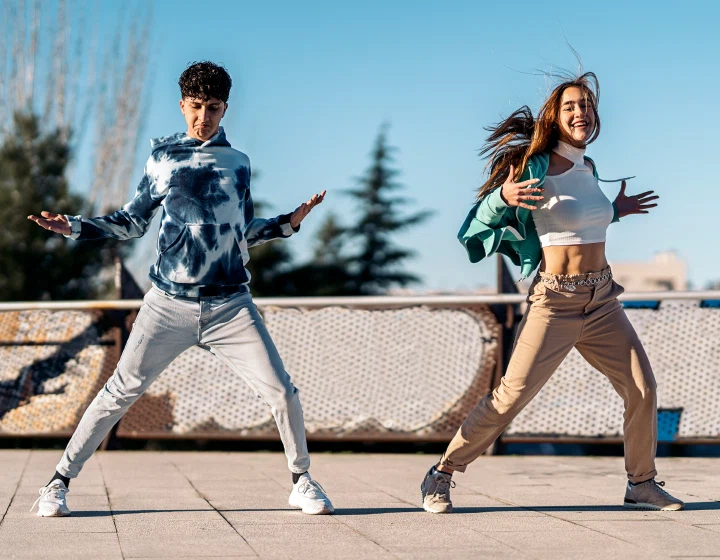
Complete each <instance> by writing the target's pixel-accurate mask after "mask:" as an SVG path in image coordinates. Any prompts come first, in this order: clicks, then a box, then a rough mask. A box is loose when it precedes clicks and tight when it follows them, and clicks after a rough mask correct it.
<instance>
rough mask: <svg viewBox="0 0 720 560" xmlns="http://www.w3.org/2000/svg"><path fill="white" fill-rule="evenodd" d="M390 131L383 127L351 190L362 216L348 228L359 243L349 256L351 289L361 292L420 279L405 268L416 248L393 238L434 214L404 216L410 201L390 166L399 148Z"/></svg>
mask: <svg viewBox="0 0 720 560" xmlns="http://www.w3.org/2000/svg"><path fill="white" fill-rule="evenodd" d="M386 131H387V127H386V126H383V127H382V128H381V130H380V133H379V134H378V137H377V140H376V142H375V147H374V149H373V151H372V164H371V165H370V167H369V168H368V170H367V171H366V172H365V175H364V176H363V177H361V178H360V180H359V185H358V187H357V188H355V189H351V190H349V191H348V194H350V195H351V196H352V197H353V198H354V199H355V200H356V201H357V203H358V207H359V215H360V218H359V221H358V223H357V224H356V225H355V226H353V227H350V228H348V229H347V230H346V233H347V235H348V236H349V238H350V241H351V243H352V244H353V245H357V246H358V250H357V252H355V253H354V254H353V255H352V256H351V258H350V259H349V263H351V264H350V269H349V272H350V275H351V278H352V279H351V288H350V291H351V292H352V293H355V294H359V295H371V294H379V293H383V292H385V291H386V290H387V289H388V288H390V287H392V286H394V285H396V286H406V285H408V284H410V283H413V282H418V281H419V280H420V279H419V278H418V277H417V276H416V275H414V274H412V273H409V272H405V271H404V270H402V268H401V265H402V263H403V262H404V261H405V260H407V259H408V258H410V257H412V256H413V255H414V251H411V250H408V249H403V248H401V247H397V246H395V245H394V244H393V243H392V241H391V237H392V235H393V234H394V233H396V232H399V231H402V230H404V229H407V228H409V227H411V226H414V225H418V224H420V223H422V222H423V221H425V220H426V219H427V218H428V217H429V216H430V214H431V212H429V211H423V212H417V213H414V214H410V215H401V213H400V212H401V207H402V206H404V205H406V204H407V203H409V202H410V200H409V199H407V198H405V197H402V196H397V195H396V194H395V193H397V191H399V190H400V189H401V188H402V185H401V184H399V183H397V182H395V180H394V179H395V177H397V175H398V174H399V172H398V171H397V170H396V169H393V168H391V167H390V166H391V164H392V161H393V158H392V152H393V151H394V150H395V149H394V148H393V147H391V146H388V145H387V132H386Z"/></svg>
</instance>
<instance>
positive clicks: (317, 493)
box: [288, 473, 335, 515]
mask: <svg viewBox="0 0 720 560" xmlns="http://www.w3.org/2000/svg"><path fill="white" fill-rule="evenodd" d="M288 504H290V506H291V507H294V508H297V509H301V510H302V512H303V513H307V514H308V515H327V514H329V513H332V512H334V511H335V508H334V507H333V505H332V502H331V501H330V498H328V497H327V494H326V493H325V489H324V488H323V487H322V486H320V483H319V482H317V481H316V480H313V479H312V478H310V475H309V474H308V473H305V474H303V475H302V476H301V477H300V480H298V481H297V483H296V484H293V489H292V492H291V493H290V498H288Z"/></svg>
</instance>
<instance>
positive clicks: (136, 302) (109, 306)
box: [0, 290, 720, 312]
mask: <svg viewBox="0 0 720 560" xmlns="http://www.w3.org/2000/svg"><path fill="white" fill-rule="evenodd" d="M526 297H527V296H526V295H525V294H476V295H432V296H349V297H292V298H288V297H282V298H276V297H273V298H256V299H255V300H254V301H255V304H256V305H258V307H271V306H272V307H305V308H320V307H345V306H346V307H355V308H377V307H410V306H414V305H424V306H427V307H448V306H450V307H452V306H466V305H482V304H486V305H487V304H510V305H511V304H517V303H522V302H524V301H525V299H526ZM619 299H620V301H666V300H692V301H698V300H701V301H707V300H718V301H720V290H698V291H685V292H674V291H663V292H628V293H625V294H623V295H621V296H620V298H619ZM141 305H142V300H141V299H126V300H91V301H83V300H78V301H19V302H0V312H5V311H29V310H47V311H81V310H90V309H99V310H128V311H129V310H135V309H139V308H140V306H141Z"/></svg>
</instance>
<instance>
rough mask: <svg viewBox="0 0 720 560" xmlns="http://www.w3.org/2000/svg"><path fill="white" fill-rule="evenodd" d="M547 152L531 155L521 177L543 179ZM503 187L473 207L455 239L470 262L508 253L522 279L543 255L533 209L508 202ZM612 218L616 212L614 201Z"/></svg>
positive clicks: (547, 159)
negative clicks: (462, 246) (504, 196)
mask: <svg viewBox="0 0 720 560" xmlns="http://www.w3.org/2000/svg"><path fill="white" fill-rule="evenodd" d="M585 159H586V160H588V161H589V162H590V163H591V165H592V168H593V175H594V176H595V178H596V179H597V178H598V173H597V168H596V167H595V162H594V161H593V160H591V159H590V158H589V157H586V158H585ZM549 164H550V153H549V152H545V153H542V154H536V155H534V156H532V157H531V158H530V160H529V161H528V164H527V166H526V167H525V171H524V172H523V174H522V176H521V177H520V181H518V182H522V181H528V180H530V179H540V182H539V183H537V184H536V185H535V186H537V187H541V186H542V185H543V183H544V182H545V175H546V174H547V170H548V165H549ZM501 191H502V187H498V188H496V189H493V190H492V191H490V192H489V193H488V194H486V195H485V196H483V197H482V198H481V199H480V200H478V201H477V203H476V204H475V205H474V206H473V207H472V210H470V213H469V214H468V216H467V218H465V222H463V225H462V227H461V228H460V232H459V233H458V239H459V240H460V243H462V244H463V245H464V246H465V249H466V250H467V253H468V257H469V258H470V262H474V263H476V262H479V261H481V260H482V259H484V258H485V257H489V256H490V255H493V254H494V253H496V252H497V253H501V254H503V255H505V256H507V257H508V258H509V259H510V260H511V261H512V262H513V264H515V265H517V266H519V267H520V274H521V280H524V279H525V278H528V277H529V276H530V274H532V272H533V271H534V270H535V269H536V268H537V267H538V265H539V264H540V260H541V258H542V247H541V245H540V238H539V237H538V234H537V231H536V229H535V223H534V222H533V218H532V211H531V210H528V209H527V208H522V207H520V206H515V207H512V206H508V205H507V204H505V201H504V200H503V199H502V197H501V196H500V192H501ZM613 211H614V215H613V220H612V221H613V222H617V221H618V220H619V218H618V212H617V208H616V207H615V203H614V202H613Z"/></svg>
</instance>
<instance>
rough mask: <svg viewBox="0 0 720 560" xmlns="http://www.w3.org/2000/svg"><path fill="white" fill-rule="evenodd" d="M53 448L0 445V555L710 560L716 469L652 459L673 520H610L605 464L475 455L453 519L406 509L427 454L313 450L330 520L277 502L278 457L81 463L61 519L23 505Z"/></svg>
mask: <svg viewBox="0 0 720 560" xmlns="http://www.w3.org/2000/svg"><path fill="white" fill-rule="evenodd" d="M59 456H60V452H59V451H28V450H1V451H0V473H2V476H1V477H0V558H2V559H5V558H53V559H62V558H68V559H73V560H75V559H79V558H91V559H103V558H210V557H212V558H258V557H259V558H277V559H292V558H312V559H321V558H331V559H335V558H348V559H350V558H352V559H353V560H360V559H365V558H368V559H383V558H400V559H416V558H432V559H434V560H435V559H443V560H444V559H448V560H454V559H458V558H462V559H465V558H486V557H487V558H493V559H504V558H582V559H595V558H597V559H607V558H629V559H644V558H648V559H650V558H652V559H659V558H685V559H688V558H720V501H718V500H720V472H719V469H718V467H719V466H720V462H719V460H718V459H696V458H693V459H684V458H683V459H660V460H659V461H658V462H659V469H660V472H661V476H660V477H659V478H660V479H664V480H666V481H667V483H668V484H667V486H666V488H667V489H668V490H669V491H670V492H671V493H673V494H675V495H677V496H678V497H680V498H682V499H683V500H685V501H686V502H687V503H688V508H687V511H684V512H675V513H673V512H667V513H660V512H634V511H626V510H624V509H623V508H622V507H620V506H619V504H621V503H622V498H623V493H624V485H625V479H624V475H623V463H622V459H620V458H607V457H603V458H595V457H548V456H542V457H483V458H481V459H479V460H478V461H477V462H476V463H474V464H473V465H472V466H471V467H470V468H469V469H468V472H467V473H466V474H457V475H455V479H456V481H457V487H456V488H455V489H454V490H453V494H452V495H453V500H454V503H455V508H456V510H455V511H456V512H455V513H454V514H452V515H431V514H428V513H425V512H423V511H422V510H421V509H420V508H419V500H420V493H419V490H418V488H419V485H420V480H421V478H422V476H423V474H424V473H425V471H426V470H427V468H428V467H429V466H430V464H432V462H433V461H434V460H435V459H436V457H434V456H428V455H380V454H372V455H365V454H326V453H319V454H315V455H314V456H313V468H312V471H311V473H312V474H313V475H314V477H315V478H316V479H317V480H319V481H320V482H321V483H322V484H323V485H324V487H325V488H326V490H327V491H328V493H329V494H330V496H331V498H332V499H333V501H334V503H335V507H336V508H337V513H336V515H333V516H323V517H312V516H306V515H302V514H301V513H299V512H296V511H293V510H291V509H289V508H288V506H287V501H286V500H287V496H288V494H289V490H290V475H289V474H288V471H287V470H286V467H285V460H284V457H283V456H282V455H281V454H278V453H260V452H258V453H219V452H118V451H113V452H106V453H97V454H96V455H95V456H94V457H93V459H92V460H91V461H90V462H89V463H88V464H87V466H86V468H85V470H84V471H83V473H82V475H81V476H80V478H78V479H77V480H75V481H74V482H73V483H72V485H71V491H70V493H69V494H68V503H69V505H70V508H71V509H72V510H73V512H74V514H73V516H72V517H68V518H51V519H43V518H39V517H36V516H35V514H34V512H33V513H30V512H29V511H28V510H29V508H30V506H31V504H32V503H33V501H34V500H35V497H36V495H37V490H38V488H39V487H40V486H42V485H43V484H45V483H46V482H47V480H48V479H49V477H50V476H51V475H52V473H53V471H54V466H55V464H56V462H57V460H58V458H59Z"/></svg>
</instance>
